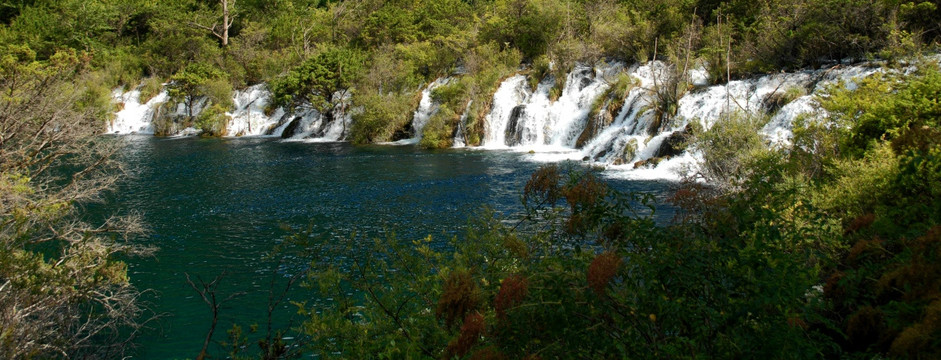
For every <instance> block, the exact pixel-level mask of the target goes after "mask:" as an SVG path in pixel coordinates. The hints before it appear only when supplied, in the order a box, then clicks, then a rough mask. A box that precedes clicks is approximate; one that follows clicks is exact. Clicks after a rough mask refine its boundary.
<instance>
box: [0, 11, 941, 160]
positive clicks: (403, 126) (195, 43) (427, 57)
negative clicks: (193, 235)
mask: <svg viewBox="0 0 941 360" xmlns="http://www.w3.org/2000/svg"><path fill="white" fill-rule="evenodd" d="M226 3H227V4H228V6H227V9H228V11H229V15H230V16H229V17H228V21H229V22H231V26H230V27H228V28H227V29H228V31H227V32H226V33H227V37H225V39H226V40H225V43H224V42H223V41H222V39H223V37H221V36H219V35H220V33H221V29H222V27H220V25H219V24H221V23H222V22H223V21H224V19H223V18H224V13H223V11H222V9H223V7H222V1H209V0H173V1H144V0H127V1H112V0H92V1H86V0H66V1H48V0H31V1H15V2H5V3H4V4H2V5H0V43H3V44H17V45H24V46H27V47H29V48H31V49H32V50H33V51H35V52H36V53H37V55H38V57H39V59H41V60H42V59H47V58H48V57H49V56H51V55H52V54H54V53H55V51H56V50H57V49H62V48H71V49H75V50H81V51H87V52H88V53H89V54H90V56H91V60H92V62H91V64H92V67H93V68H94V69H96V70H100V71H101V73H102V75H101V76H99V77H98V78H97V80H95V81H96V82H98V83H99V84H98V85H97V86H101V87H104V88H113V87H115V86H118V85H124V86H137V84H139V83H140V81H141V80H140V79H142V78H146V77H155V78H158V79H162V80H172V79H171V77H172V76H174V75H175V74H178V73H180V72H181V71H183V70H185V68H186V67H187V66H188V64H190V63H201V64H206V65H208V66H212V67H214V68H216V69H217V70H219V71H221V72H222V73H223V74H224V78H225V79H226V80H227V81H228V82H229V83H230V84H231V87H233V88H241V87H244V86H246V85H251V84H256V83H260V82H270V83H271V84H272V90H274V92H276V93H277V97H278V101H279V102H280V103H282V104H287V103H295V104H296V103H299V102H307V103H309V104H310V105H314V106H315V107H317V108H322V109H326V108H329V107H330V106H326V105H325V104H324V103H325V102H330V101H332V100H333V99H332V95H333V93H334V92H336V91H337V90H339V88H341V87H342V88H343V90H348V91H349V92H350V93H351V94H353V98H352V99H351V100H352V105H353V108H357V109H365V112H366V114H364V115H362V117H363V118H364V120H363V122H364V123H363V124H360V125H359V126H356V127H355V129H354V131H353V132H354V133H353V134H352V136H351V138H352V139H354V140H355V141H357V142H363V141H387V140H390V136H392V135H390V134H394V133H397V132H400V131H402V130H407V125H408V122H407V121H406V122H404V123H403V122H402V121H401V119H400V118H401V117H402V116H403V115H399V114H395V115H394V116H387V115H383V114H382V113H383V112H384V111H383V110H382V109H374V108H372V107H374V106H377V104H380V103H383V102H394V103H395V106H393V107H395V108H397V109H398V108H405V107H408V106H409V105H412V102H411V97H412V96H413V95H414V94H416V93H417V92H418V91H419V90H420V89H421V88H422V86H424V85H425V84H427V83H429V82H430V81H432V80H433V79H434V78H436V77H439V76H442V75H448V74H453V73H454V72H455V71H456V70H458V69H462V70H464V71H463V72H462V74H464V75H463V76H462V77H469V78H472V79H469V80H466V82H468V83H469V84H468V85H469V86H467V87H466V88H467V89H468V91H467V93H466V94H464V95H463V96H462V98H463V99H460V100H463V101H458V100H455V104H458V106H449V107H448V110H449V111H446V114H443V115H442V116H441V117H440V118H439V119H436V120H435V121H434V122H432V124H431V125H432V128H431V130H432V131H431V132H430V133H429V135H432V138H431V139H429V141H427V142H425V144H424V145H425V146H434V147H440V146H447V145H449V142H450V140H448V136H444V134H450V133H453V132H454V131H455V128H456V127H458V126H459V125H460V126H464V127H466V129H467V130H469V131H467V135H468V140H469V141H468V143H470V144H476V143H477V139H476V138H477V137H479V136H480V131H481V127H480V126H479V121H478V120H477V119H476V118H477V117H478V116H477V115H478V114H481V113H482V112H483V111H484V110H486V109H487V108H489V100H488V99H487V96H486V95H482V94H485V93H486V90H489V89H491V88H492V86H491V81H495V80H494V79H499V78H503V77H505V76H508V75H510V74H512V73H513V72H516V71H517V69H518V66H519V65H520V64H521V63H525V64H530V65H531V66H532V68H533V70H534V72H533V79H534V80H533V81H539V79H540V78H541V77H542V76H544V75H549V74H554V75H556V76H559V75H562V74H564V73H565V72H566V71H568V70H569V69H571V68H572V66H574V64H575V63H576V62H586V63H593V62H596V61H598V60H603V59H612V58H613V59H620V60H628V61H632V60H636V61H646V60H650V59H653V58H654V57H656V58H659V59H663V60H669V61H671V62H674V63H686V62H687V60H689V61H691V62H700V61H701V62H704V63H705V64H706V65H707V66H708V69H709V73H710V75H711V77H712V80H713V81H716V82H723V81H726V80H728V77H729V75H731V76H732V77H735V76H741V75H744V74H749V73H754V72H767V71H777V70H780V69H784V68H800V67H805V66H814V65H819V64H820V63H821V62H828V61H833V60H841V59H844V58H847V57H851V58H856V59H865V58H869V57H882V58H887V59H896V58H898V57H899V56H901V55H906V54H911V53H913V52H917V51H919V50H923V49H926V48H930V47H932V46H934V45H935V44H936V43H937V40H938V39H939V38H941V28H939V25H938V24H937V21H933V20H932V19H937V18H939V17H941V8H939V4H938V2H937V1H896V0H874V1H859V0H828V1H810V0H786V1H773V2H753V1H738V0H736V1H714V0H656V1H633V0H603V1H585V0H483V1H460V0H447V1H418V0H394V1H393V0H368V1H331V0H278V1H258V0H241V1H227V2H226ZM493 52H498V53H507V54H505V55H500V56H496V57H495V56H492V55H493ZM482 54H483V55H484V56H481V55H482ZM498 58H499V59H508V58H515V59H514V61H513V62H514V63H513V64H511V65H510V66H507V67H504V66H502V65H503V64H504V63H503V62H502V61H501V60H498ZM550 63H551V64H553V66H551V67H550V66H549V64H550ZM341 65H342V66H341ZM346 65H349V66H346ZM338 66H340V68H342V71H339V72H337V71H338V70H339V69H340V68H338ZM328 72H337V74H328ZM494 75H495V76H494ZM334 76H336V77H337V78H335V79H334V78H332V77H334ZM328 85H329V86H328ZM556 93H558V91H556ZM487 95H489V94H487ZM360 97H361V98H360ZM378 98H384V99H385V100H383V101H376V99H378ZM471 100H474V101H473V103H471V106H472V107H473V108H472V109H469V110H470V111H469V112H467V113H468V115H469V116H468V119H467V120H468V121H469V124H458V117H459V115H456V114H462V113H464V112H465V111H464V110H466V109H464V107H466V105H467V103H469V102H470V101H471ZM219 105H220V106H222V107H225V106H224V105H223V104H219ZM389 129H392V130H391V131H390V130H389Z"/></svg>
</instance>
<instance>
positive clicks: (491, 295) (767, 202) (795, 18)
mask: <svg viewBox="0 0 941 360" xmlns="http://www.w3.org/2000/svg"><path fill="white" fill-rule="evenodd" d="M231 6H232V9H230V10H231V11H232V12H233V15H232V16H234V17H233V19H234V22H233V23H232V27H231V28H229V29H228V31H229V35H230V38H228V42H227V43H223V42H222V41H220V38H218V37H217V36H216V34H214V33H213V31H209V30H207V28H209V29H216V27H215V25H214V24H216V23H218V22H219V21H220V19H221V17H222V16H223V15H222V14H221V6H220V5H219V3H218V2H216V1H207V0H170V1H144V0H123V1H112V0H64V1H49V0H31V1H16V2H4V3H2V4H0V46H2V47H0V48H2V53H0V72H2V75H3V76H2V78H0V85H2V86H3V90H4V91H3V95H2V97H0V121H2V122H0V140H2V141H0V151H2V153H0V155H2V156H0V165H2V168H0V188H2V190H3V191H2V192H0V200H2V202H0V245H2V246H3V249H0V300H3V301H0V307H3V308H2V310H3V311H0V350H2V351H3V352H2V354H3V355H6V354H13V355H11V356H10V357H56V356H63V357H68V356H73V355H74V356H88V357H94V356H102V357H108V356H114V355H116V354H118V353H120V352H121V351H123V347H122V345H123V343H121V340H124V338H121V337H120V335H121V329H122V328H124V327H127V326H130V327H133V326H135V321H134V320H135V319H134V318H135V317H137V316H139V315H140V312H141V309H140V307H139V306H138V304H137V303H136V295H137V292H136V291H135V290H134V289H133V288H131V287H130V286H129V285H128V283H127V278H126V275H127V273H126V269H125V267H124V265H123V264H122V263H120V262H117V261H115V260H114V255H115V254H117V253H119V252H123V251H125V250H129V249H128V248H126V247H124V246H122V245H121V244H120V243H117V242H115V241H114V239H115V238H116V237H114V236H107V235H117V234H115V232H116V231H115V229H120V230H122V231H125V230H126V231H130V230H137V229H136V228H134V227H132V226H131V227H129V226H128V223H123V222H116V221H111V222H108V223H105V224H103V225H102V224H97V225H89V224H86V223H85V222H84V221H81V220H84V219H82V218H81V216H80V214H77V207H76V204H77V203H80V202H82V201H90V200H93V199H95V198H96V197H97V195H98V194H100V193H101V192H102V191H104V190H106V189H107V188H108V186H109V185H110V184H111V182H112V181H113V179H114V177H113V176H112V175H113V173H112V172H110V171H114V170H115V169H114V167H113V165H114V164H113V163H111V162H110V157H109V155H110V153H109V152H108V149H109V148H108V147H106V146H104V145H102V144H101V143H99V142H95V141H93V139H94V138H93V137H92V135H93V134H94V133H95V131H96V129H97V128H100V127H101V126H102V124H103V123H104V120H105V119H106V116H107V114H108V113H109V112H110V110H111V109H109V108H108V104H109V100H108V92H109V90H110V89H111V88H113V87H115V86H119V85H123V86H137V84H139V83H141V79H144V78H146V79H149V80H147V81H146V82H145V84H147V86H146V87H145V88H146V89H147V90H148V92H150V93H153V92H154V88H155V87H156V86H155V85H154V84H159V83H161V82H162V80H167V81H169V83H170V85H169V89H170V91H171V95H172V96H173V97H174V98H175V99H177V101H181V102H184V103H186V107H187V109H188V111H189V112H190V113H189V114H188V115H189V119H187V121H190V122H193V123H194V124H196V125H197V126H199V127H201V128H203V130H206V131H207V133H213V134H223V133H224V131H225V130H224V128H221V127H220V123H221V122H222V121H221V120H222V119H223V118H222V116H224V115H223V114H224V112H225V111H226V110H227V109H228V107H230V106H231V104H230V103H229V98H228V96H227V94H229V93H230V92H231V90H232V89H233V88H238V87H242V86H245V85H249V84H255V83H260V82H269V83H270V84H271V86H270V87H271V90H272V91H273V93H274V94H275V97H276V99H277V101H278V102H279V103H280V104H284V105H289V106H311V107H313V108H316V109H318V110H320V111H324V112H330V111H331V110H333V109H336V106H337V105H339V106H341V107H342V108H343V109H344V110H355V111H357V112H356V113H355V114H354V119H355V124H354V126H353V128H352V134H351V138H352V140H353V141H355V142H358V143H365V142H379V141H388V140H392V139H393V138H395V137H396V136H397V135H396V134H400V135H401V132H402V131H403V129H407V127H408V122H409V120H410V119H409V116H408V112H409V110H410V109H412V108H414V106H415V104H416V103H417V94H418V93H419V92H420V91H421V89H422V88H423V87H424V86H426V84H428V83H429V82H430V81H432V80H433V79H435V78H437V77H439V76H442V75H453V74H456V75H458V76H455V77H456V78H455V79H454V81H452V82H451V83H449V84H447V85H444V86H442V87H440V88H438V89H436V90H435V91H434V94H433V95H434V97H435V99H436V100H438V101H440V103H441V111H439V112H438V114H437V115H435V116H434V117H432V118H431V119H430V120H429V124H428V126H427V128H426V130H425V136H424V138H423V140H422V144H423V145H424V146H427V147H446V146H449V145H451V144H450V141H452V139H453V134H454V133H455V132H456V129H458V128H462V129H463V132H464V134H465V141H466V142H467V143H468V144H471V145H473V144H478V143H479V142H480V137H481V134H482V133H483V117H484V115H485V114H486V113H487V112H488V110H489V108H490V106H491V104H490V102H491V101H492V94H493V92H494V91H495V90H496V88H497V86H498V85H499V83H500V81H501V80H503V79H505V78H506V77H507V76H510V75H512V74H514V73H516V72H518V71H520V65H521V64H527V65H528V71H530V75H532V78H533V79H536V81H538V79H540V78H542V77H544V76H556V77H558V76H560V75H561V74H564V73H565V72H566V71H568V70H569V69H570V68H571V67H572V66H574V64H575V63H576V62H586V63H593V62H597V61H601V60H606V59H609V58H614V59H626V60H636V61H645V60H650V59H653V58H658V59H664V60H668V61H669V62H671V63H674V64H681V63H687V60H688V61H689V62H701V63H703V64H705V65H706V66H707V70H708V71H709V74H710V77H711V80H712V81H713V82H723V81H728V80H730V78H734V77H737V76H743V75H745V74H750V73H758V72H769V71H777V70H780V69H792V68H799V67H806V66H816V65H820V64H821V63H825V62H830V61H835V60H842V59H844V58H848V57H849V58H855V59H864V58H870V57H880V58H884V59H887V60H890V63H892V62H895V61H896V60H899V59H901V56H903V55H910V54H913V53H917V52H919V51H921V50H926V49H930V48H931V47H933V46H936V44H937V42H938V40H939V39H941V28H939V24H938V22H937V19H939V18H941V4H939V2H938V1H897V0H866V1H863V0H826V1H810V0H783V1H767V2H755V1H744V0H735V1H713V0H656V1H632V0H621V1H616V0H602V1H587V0H584V1H583V0H481V1H460V0H445V1H418V0H389V1H386V0H366V1H330V0H277V1H262V0H242V1H238V2H234V1H233V2H231ZM75 84H79V85H75ZM677 84H680V83H679V82H677ZM630 86H631V85H630V83H629V82H628V81H626V80H625V81H622V82H621V84H620V85H619V86H616V87H614V89H615V90H612V91H614V92H615V93H620V92H623V91H626V89H628V88H629V87H630ZM662 89H663V90H664V91H663V92H659V90H661V89H658V93H657V98H658V99H657V100H658V101H657V102H656V103H655V104H652V106H655V108H656V110H657V111H658V114H659V115H661V116H658V119H661V120H668V117H669V115H670V114H671V112H675V111H676V110H675V105H676V99H677V98H678V95H677V94H679V93H680V92H681V91H683V90H684V89H683V87H680V86H670V87H666V86H665V87H662ZM338 93H339V94H340V96H335V95H336V94H338ZM346 95H351V97H347V96H346ZM622 97H623V96H622ZM202 98H205V99H206V101H208V103H207V104H208V105H207V109H208V110H207V111H204V112H203V113H201V114H200V115H199V116H195V114H193V113H192V109H193V108H194V106H195V102H196V101H197V99H202ZM939 98H941V72H939V70H938V69H937V67H936V66H935V65H929V64H918V66H917V70H915V71H913V72H911V73H909V74H906V73H905V72H904V71H890V72H888V73H886V74H882V75H877V76H874V77H872V78H870V79H867V80H863V81H861V82H860V84H858V89H856V90H855V91H850V90H847V89H846V88H845V87H835V88H833V89H831V91H829V92H828V93H827V94H825V95H823V96H821V97H820V98H819V99H818V100H819V102H820V104H821V106H822V107H823V108H824V109H825V110H826V111H827V113H828V114H829V115H828V117H826V118H825V119H824V120H823V121H822V122H817V121H807V122H805V123H802V124H798V126H797V128H796V129H795V131H794V133H795V138H794V142H793V145H792V146H790V147H783V148H778V149H771V150H768V149H764V148H763V147H761V146H760V145H762V140H761V139H760V138H759V137H757V136H756V135H755V129H756V128H758V126H759V125H760V121H759V120H755V119H750V118H747V117H742V116H728V117H726V118H724V119H722V120H720V122H719V123H717V125H716V126H714V127H713V128H712V129H710V130H709V131H706V132H703V133H702V134H699V135H698V138H697V139H696V140H694V142H693V147H694V148H696V149H699V150H701V151H703V153H704V154H703V158H702V161H703V163H702V167H701V169H702V173H701V174H696V175H697V176H701V177H702V178H704V179H706V180H708V181H709V186H704V185H701V184H698V183H696V182H690V183H688V184H686V185H685V186H684V187H683V188H681V189H680V190H678V191H677V193H676V196H674V198H673V199H672V201H673V202H674V203H675V204H676V205H677V206H679V207H680V208H681V209H682V210H683V211H682V212H681V213H680V215H679V216H678V217H677V219H676V221H675V222H673V223H671V224H669V225H667V226H658V225H656V224H654V223H653V221H652V218H651V216H650V213H649V211H647V210H646V208H645V207H644V205H645V204H647V201H649V199H646V198H645V197H643V196H641V195H637V194H618V193H616V192H612V191H610V190H609V189H607V188H606V187H605V186H604V184H603V182H601V181H600V180H598V179H597V178H596V177H595V176H593V175H592V174H591V173H583V172H580V171H563V170H561V169H559V168H556V167H547V168H545V169H543V170H541V171H540V172H538V173H536V174H534V176H533V178H532V181H531V182H530V183H529V184H527V187H526V189H525V191H524V196H523V202H524V205H525V208H526V210H527V211H526V213H525V214H524V215H523V217H522V218H521V219H514V220H515V221H512V222H509V221H505V220H504V219H500V218H498V217H496V216H494V215H492V214H484V215H482V216H481V217H479V218H478V219H476V220H474V222H472V223H471V224H470V227H469V228H470V230H469V233H468V234H467V236H466V238H465V240H464V241H460V242H457V241H452V242H451V243H450V244H449V245H448V246H445V247H433V245H436V244H440V243H439V242H436V241H433V240H432V239H431V238H427V239H423V240H419V241H415V242H412V243H411V244H409V245H406V246H402V245H401V243H400V242H399V241H397V240H396V239H394V238H391V239H383V240H376V241H372V240H363V239H358V238H355V237H354V238H352V239H350V240H349V242H347V243H335V242H317V241H315V240H318V239H319V238H303V237H302V239H301V240H303V241H301V242H300V243H301V244H303V245H304V246H305V247H306V248H307V251H314V252H316V253H321V254H333V256H325V257H323V258H319V259H316V260H315V261H314V263H313V265H312V270H313V271H311V272H310V277H309V280H310V281H309V284H308V285H310V286H311V288H312V289H313V290H312V291H316V292H318V294H319V295H320V296H321V298H324V299H332V302H330V303H327V304H326V305H322V306H317V307H315V306H314V305H307V304H300V305H301V306H300V308H301V310H302V314H303V315H305V317H306V318H305V322H304V324H303V328H302V330H303V331H304V332H305V333H306V334H307V335H308V336H309V337H310V339H309V342H307V343H303V344H300V345H308V348H299V349H303V350H306V351H310V352H317V353H319V354H321V355H322V356H323V357H333V356H340V357H349V358H373V357H396V358H401V357H425V358H454V357H457V358H464V357H470V358H526V357H528V358H530V359H535V358H543V357H547V358H548V357H566V358H570V357H571V358H578V357H603V358H611V357H625V358H665V357H669V358H746V357H749V358H751V357H754V358H757V357H771V358H779V357H793V358H819V357H827V358H835V357H846V358H866V359H870V358H876V357H891V358H913V359H923V358H924V359H927V358H937V357H939V356H941V344H939V340H938V339H941V268H939V264H941V228H939V225H941V224H939V221H941V127H939V123H938V119H939V117H941V108H939V104H938V99H939ZM338 102H339V104H338ZM602 105H603V104H599V105H598V108H600V107H601V106H602ZM462 114H463V115H466V118H465V119H463V122H461V115H462ZM661 125H662V124H660V123H659V122H658V123H657V125H656V126H655V128H652V129H651V131H656V130H657V128H659V127H660V126H661ZM50 129H55V131H52V130H50ZM743 148H744V149H746V150H747V151H742V149H743ZM65 159H68V165H69V166H71V168H67V169H74V168H78V170H76V171H73V172H70V173H68V176H61V175H60V174H58V173H56V172H55V170H62V169H63V168H62V166H63V164H66V162H65ZM508 224H509V225H508ZM117 232H121V231H117ZM363 242H366V243H371V244H372V245H374V246H372V247H371V251H363V250H362V249H360V250H359V251H355V252H353V251H349V250H350V249H351V248H353V247H354V246H357V247H359V246H362V243H363ZM350 254H354V255H350ZM338 259H346V260H348V261H346V262H344V261H339V260H338ZM350 289H354V290H355V291H350ZM23 309H30V310H32V309H39V310H36V311H35V312H31V313H23ZM104 310H109V311H104ZM88 324H92V325H93V326H92V327H87V326H85V325H88ZM233 330H235V329H233ZM232 333H233V334H234V335H233V338H235V339H236V340H238V338H239V337H240V336H241V332H240V331H233V332H232ZM24 339H25V340H24ZM272 339H273V337H272V335H271V332H269V335H268V338H267V339H266V340H265V341H263V342H261V343H260V344H262V346H261V348H262V349H263V351H264V352H265V356H271V357H277V356H282V355H284V350H285V349H286V345H285V344H283V343H280V342H278V341H275V340H272ZM233 343H235V344H243V345H244V344H245V342H239V341H234V342H233ZM102 344H104V345H102ZM109 344H112V345H113V346H108V345H109ZM244 347H245V346H242V347H239V346H235V347H234V350H233V352H237V351H235V350H243V349H244ZM272 354H273V355H272Z"/></svg>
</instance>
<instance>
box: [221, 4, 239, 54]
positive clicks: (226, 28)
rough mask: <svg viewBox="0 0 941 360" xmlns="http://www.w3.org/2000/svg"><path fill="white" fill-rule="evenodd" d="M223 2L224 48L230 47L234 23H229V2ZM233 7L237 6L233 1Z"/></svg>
mask: <svg viewBox="0 0 941 360" xmlns="http://www.w3.org/2000/svg"><path fill="white" fill-rule="evenodd" d="M220 2H222V36H221V38H222V46H223V47H225V46H229V28H230V27H232V23H231V22H229V0H220ZM232 6H235V0H232Z"/></svg>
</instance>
